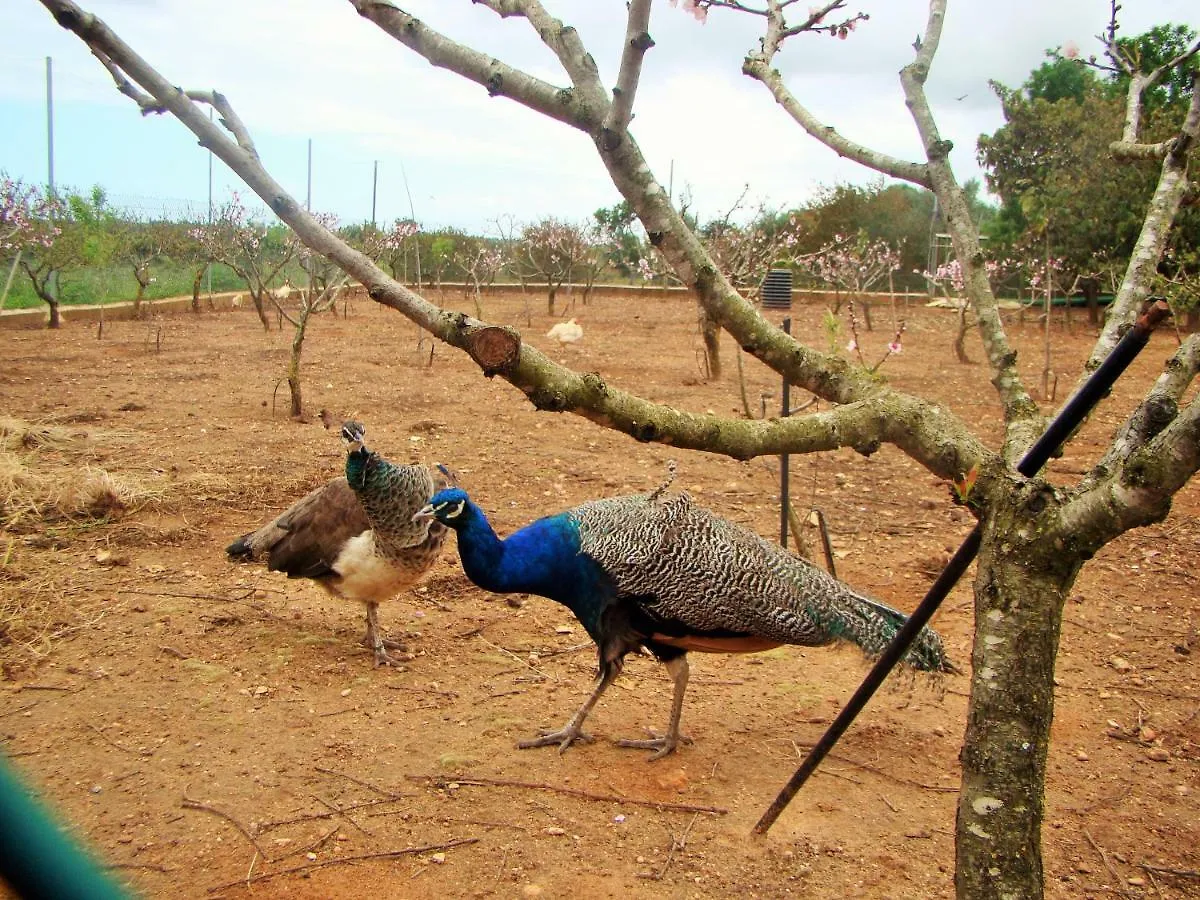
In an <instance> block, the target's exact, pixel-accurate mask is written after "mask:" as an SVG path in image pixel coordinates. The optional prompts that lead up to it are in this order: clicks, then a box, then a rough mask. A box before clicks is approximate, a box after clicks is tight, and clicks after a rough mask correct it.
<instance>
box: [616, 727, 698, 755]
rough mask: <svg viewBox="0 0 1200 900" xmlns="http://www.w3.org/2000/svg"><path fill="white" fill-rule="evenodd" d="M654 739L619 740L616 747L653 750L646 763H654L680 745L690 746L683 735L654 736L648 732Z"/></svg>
mask: <svg viewBox="0 0 1200 900" xmlns="http://www.w3.org/2000/svg"><path fill="white" fill-rule="evenodd" d="M650 733H651V734H653V735H654V737H652V738H649V739H647V740H644V741H631V740H619V741H617V746H618V747H632V748H633V749H634V750H654V751H656V752H655V753H651V754H650V757H649V759H648V760H647V762H654V761H655V760H656V759H662V758H663V757H664V756H670V755H671V754H672V753H674V752H675V750H676V749H677V748H678V747H679V745H680V744H690V743H691V742H692V739H691V738H690V737H688V736H687V735H685V734H655V732H653V731H652V732H650Z"/></svg>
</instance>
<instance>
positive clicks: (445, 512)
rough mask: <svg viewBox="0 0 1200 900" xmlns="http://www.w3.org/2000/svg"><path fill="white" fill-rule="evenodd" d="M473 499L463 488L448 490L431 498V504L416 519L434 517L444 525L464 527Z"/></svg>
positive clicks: (439, 492)
mask: <svg viewBox="0 0 1200 900" xmlns="http://www.w3.org/2000/svg"><path fill="white" fill-rule="evenodd" d="M470 503H471V498H470V497H468V496H467V492H466V491H464V490H463V489H462V488H446V489H445V490H443V491H438V492H437V493H436V494H434V495H433V496H432V497H430V498H429V503H428V504H427V505H426V506H425V507H423V508H422V509H421V511H420V512H418V513H417V515H416V518H428V517H430V516H432V517H433V518H435V519H437V520H438V521H439V522H441V523H442V524H443V525H449V526H450V527H451V528H457V527H458V526H460V525H462V524H463V522H464V520H465V517H466V515H467V513H468V511H469V510H470Z"/></svg>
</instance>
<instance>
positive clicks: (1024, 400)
mask: <svg viewBox="0 0 1200 900" xmlns="http://www.w3.org/2000/svg"><path fill="white" fill-rule="evenodd" d="M945 17H946V0H930V3H929V19H928V22H927V24H926V27H925V34H924V36H923V38H922V39H921V40H920V41H919V43H918V45H917V55H916V58H915V59H914V60H913V61H912V62H911V63H910V64H909V65H907V66H905V67H904V68H903V69H902V70H901V71H900V83H901V85H902V86H903V88H904V96H905V99H906V100H907V102H908V107H909V110H910V112H911V113H912V117H913V121H914V122H915V123H916V126H917V131H918V133H919V134H920V135H921V140H922V142H923V143H924V145H925V154H926V156H927V157H928V159H929V165H928V172H929V177H930V184H931V186H932V187H933V188H934V190H935V192H936V193H937V196H938V199H939V200H940V201H941V204H942V207H943V208H942V215H943V216H944V217H945V219H946V223H947V228H948V230H949V232H950V238H951V241H952V243H953V245H954V252H955V255H956V256H957V258H958V259H959V260H960V262H961V263H962V266H963V280H964V284H965V287H966V291H967V296H968V297H970V298H971V302H972V303H973V304H974V306H975V312H976V316H977V318H978V328H979V333H980V336H981V337H982V339H983V346H984V350H985V351H986V352H987V356H988V363H989V365H990V367H991V370H992V384H993V385H995V387H996V390H997V392H998V393H999V395H1000V400H1001V403H1002V404H1003V406H1004V420H1005V423H1006V425H1007V430H1006V434H1005V451H1004V455H1005V458H1006V459H1007V460H1008V462H1009V463H1010V464H1012V465H1015V464H1016V462H1017V461H1018V460H1019V459H1020V458H1021V456H1023V455H1024V453H1025V451H1026V450H1027V449H1028V448H1029V446H1030V445H1031V444H1032V443H1033V441H1034V440H1036V439H1037V437H1038V435H1039V434H1040V433H1041V430H1042V419H1041V415H1040V413H1039V411H1038V408H1037V405H1036V404H1035V403H1034V402H1033V399H1032V398H1031V397H1030V396H1029V392H1028V391H1027V390H1026V389H1025V386H1024V385H1023V384H1022V383H1021V376H1020V374H1019V372H1018V370H1017V365H1016V362H1017V355H1016V353H1015V352H1014V351H1013V349H1012V347H1011V345H1010V344H1009V342H1008V337H1007V335H1006V334H1005V333H1004V325H1003V323H1002V322H1001V319H1000V310H999V307H998V306H997V304H996V297H995V294H993V293H992V287H991V283H990V282H989V280H988V277H987V269H986V267H985V265H984V256H983V250H982V248H981V247H980V245H979V232H978V229H976V227H975V225H974V223H973V222H972V221H971V213H970V208H969V206H968V204H967V199H966V196H965V194H964V193H963V191H962V188H961V187H960V186H959V184H958V181H957V180H956V179H955V177H954V172H953V170H952V169H951V168H950V162H949V155H950V150H951V147H952V145H951V144H950V142H949V141H944V140H942V137H941V135H940V133H939V132H938V127H937V123H936V121H935V120H934V117H933V111H932V110H931V109H930V107H929V101H928V99H927V98H926V96H925V81H926V79H927V78H928V77H929V68H930V66H931V65H932V63H933V58H934V55H935V54H936V53H937V50H938V47H939V46H940V44H941V36H942V24H943V22H944V21H945Z"/></svg>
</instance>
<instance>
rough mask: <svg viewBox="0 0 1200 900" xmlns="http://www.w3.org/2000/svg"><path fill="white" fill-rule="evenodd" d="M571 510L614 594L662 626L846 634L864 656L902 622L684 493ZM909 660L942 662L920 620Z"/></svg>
mask: <svg viewBox="0 0 1200 900" xmlns="http://www.w3.org/2000/svg"><path fill="white" fill-rule="evenodd" d="M571 516H572V518H573V519H574V520H575V522H576V523H577V528H578V533H579V541H580V549H581V551H582V552H583V553H585V554H586V555H587V556H589V557H591V558H592V559H593V560H595V561H596V562H597V564H599V565H600V567H601V568H602V569H603V570H604V571H605V572H606V574H607V575H608V577H609V578H610V579H611V580H612V582H613V584H614V585H615V588H616V591H617V594H618V597H633V598H638V601H639V605H640V606H641V607H642V609H643V610H644V611H645V612H646V613H647V614H648V615H649V616H650V617H651V618H653V619H656V620H659V621H660V622H661V623H662V624H663V626H664V628H667V629H673V630H676V631H677V630H678V629H679V628H680V626H682V627H683V628H684V629H689V630H691V631H694V632H698V633H701V634H744V635H754V636H757V637H759V638H764V639H767V640H770V641H776V642H778V643H785V644H801V645H819V644H827V643H831V642H833V641H839V640H844V641H850V642H853V643H855V644H857V645H858V646H860V647H861V648H862V649H863V651H864V652H865V653H866V654H867V655H869V656H870V655H876V654H878V653H880V652H881V651H882V650H883V649H884V647H886V646H887V644H888V642H889V641H890V640H891V639H892V638H893V637H894V636H895V634H896V632H897V631H898V630H899V628H900V627H901V626H902V625H903V624H904V622H905V618H906V617H905V616H904V614H903V613H900V612H897V611H896V610H894V609H891V608H890V607H888V606H885V605H883V604H881V603H878V602H876V601H874V600H871V599H869V598H867V597H863V596H862V595H860V594H858V593H856V592H854V591H853V590H851V589H850V588H849V587H848V586H847V585H845V584H843V583H842V582H840V581H838V580H836V579H835V578H832V577H831V576H830V575H828V574H827V573H825V572H824V571H822V570H821V569H819V568H817V567H816V566H813V565H811V564H809V563H807V562H804V561H803V560H800V559H798V558H796V557H794V556H792V555H790V554H789V553H787V552H786V551H784V550H782V549H781V548H779V547H777V546H775V545H773V544H771V543H769V542H767V541H765V540H763V539H762V538H760V537H759V536H758V535H756V534H755V533H754V532H752V531H750V530H749V529H746V528H743V527H742V526H740V525H736V524H734V523H732V522H729V521H727V520H725V519H722V518H720V517H718V516H716V515H714V514H713V513H711V512H709V511H708V510H706V509H704V508H703V507H701V506H698V505H697V504H696V503H694V502H693V501H692V499H691V498H690V497H689V496H688V495H687V494H678V495H672V496H663V497H657V498H651V497H648V496H644V495H637V496H629V497H616V498H611V499H605V500H595V501H592V502H589V503H584V504H583V505H581V506H579V507H576V508H575V509H574V510H572V511H571ZM905 661H906V662H908V663H909V664H910V665H913V666H915V667H917V668H920V669H932V670H940V669H942V668H944V667H945V657H944V653H943V651H942V646H941V641H940V639H939V638H938V636H937V634H936V633H934V632H933V631H932V630H930V629H928V628H927V629H925V630H924V631H923V632H922V633H921V635H920V638H919V640H918V641H917V642H916V643H915V644H914V646H913V648H912V649H911V650H910V651H909V653H908V655H907V657H906V659H905Z"/></svg>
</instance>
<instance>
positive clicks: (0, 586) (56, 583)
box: [0, 543, 107, 678]
mask: <svg viewBox="0 0 1200 900" xmlns="http://www.w3.org/2000/svg"><path fill="white" fill-rule="evenodd" d="M11 551H12V545H11V543H10V544H9V546H8V551H7V552H5V553H4V559H3V564H2V565H0V678H12V677H14V676H15V675H16V673H18V672H20V671H21V670H23V669H26V668H28V667H30V666H34V665H36V664H37V662H38V661H39V660H40V659H42V658H44V657H45V656H46V655H48V654H49V653H50V651H51V650H52V649H53V648H54V644H55V643H56V642H57V641H58V640H60V639H62V638H64V637H66V636H67V635H69V634H71V633H73V632H76V631H79V630H80V629H83V628H88V627H90V626H92V625H95V624H96V622H98V621H99V620H100V619H101V618H103V617H104V615H105V612H106V607H107V605H106V604H102V603H98V602H96V598H95V597H94V596H92V595H90V594H88V593H86V592H80V591H78V590H76V589H74V587H73V585H72V584H71V579H72V575H71V572H70V567H61V568H58V569H54V568H50V569H46V568H42V567H38V568H37V569H36V570H31V571H30V572H29V573H28V574H27V573H24V572H21V571H20V570H19V569H17V568H16V567H15V566H14V565H13V560H12V559H11V556H12V553H11Z"/></svg>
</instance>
